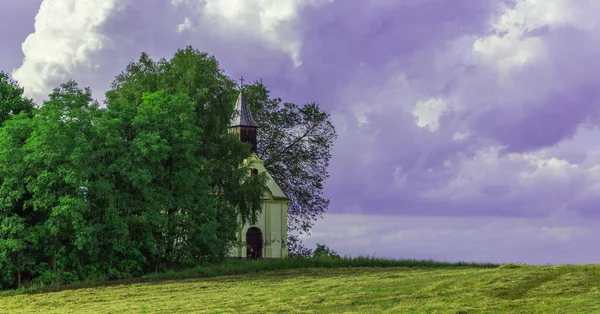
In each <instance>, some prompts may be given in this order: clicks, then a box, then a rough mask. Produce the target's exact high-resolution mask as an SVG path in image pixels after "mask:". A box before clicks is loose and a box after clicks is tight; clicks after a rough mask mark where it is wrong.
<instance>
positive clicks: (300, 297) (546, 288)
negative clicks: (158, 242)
mask: <svg viewBox="0 0 600 314" xmlns="http://www.w3.org/2000/svg"><path fill="white" fill-rule="evenodd" d="M282 263H285V262H270V261H250V262H246V261H237V262H235V263H233V264H229V265H225V266H219V267H216V268H212V269H211V270H210V271H208V274H209V275H211V276H214V277H210V278H195V279H176V280H169V279H167V280H165V279H160V280H159V279H157V278H154V279H153V280H151V281H148V282H139V283H131V284H114V283H113V285H109V286H96V287H87V288H78V289H68V290H61V291H55V292H43V293H33V294H14V293H13V295H7V294H6V293H5V295H4V296H3V297H0V312H2V313H205V312H206V313H238V312H243V313H311V312H312V313H380V312H384V313H600V265H588V266H511V265H508V267H507V266H501V267H496V266H493V265H480V266H477V265H471V266H469V265H456V264H443V263H434V262H429V263H430V264H427V262H424V263H422V264H423V265H425V266H419V265H418V264H417V263H416V262H414V261H413V264H410V263H408V264H407V265H408V266H411V267H393V266H394V265H393V264H391V263H387V264H385V263H382V264H381V265H382V266H386V267H377V265H376V264H377V263H376V262H372V265H373V266H374V267H344V262H337V263H336V262H332V263H330V264H327V262H321V263H320V264H319V265H320V266H321V267H319V268H316V267H310V268H306V267H300V268H293V267H288V268H290V269H284V270H269V269H274V268H276V267H282V266H281V265H283V264H282ZM291 263H293V262H289V263H288V264H291ZM317 264H318V263H317ZM345 264H350V262H346V263H345ZM363 264H364V263H363ZM399 264H400V263H399ZM381 265H380V266H381ZM296 266H298V265H296ZM282 268H284V267H282ZM262 270H267V271H262ZM236 272H237V273H239V272H247V273H246V274H237V275H226V274H227V273H236ZM200 273H202V272H200ZM204 273H207V271H206V270H204ZM195 275H198V273H196V274H194V273H172V274H164V275H163V276H166V277H177V276H184V277H185V276H188V277H189V276H195ZM117 283H118V282H117ZM67 288H68V287H67ZM71 288H72V287H71ZM63 289H64V287H63Z"/></svg>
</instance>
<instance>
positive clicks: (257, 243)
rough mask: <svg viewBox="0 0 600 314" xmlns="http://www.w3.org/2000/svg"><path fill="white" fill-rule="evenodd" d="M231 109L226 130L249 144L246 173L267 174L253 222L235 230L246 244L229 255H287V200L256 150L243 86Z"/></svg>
mask: <svg viewBox="0 0 600 314" xmlns="http://www.w3.org/2000/svg"><path fill="white" fill-rule="evenodd" d="M242 86H243V85H242ZM235 111H236V113H235V114H234V116H233V118H232V120H231V123H230V126H229V129H230V132H231V133H233V134H236V135H237V136H239V139H240V140H241V141H243V142H246V143H248V144H250V151H251V156H250V157H249V158H248V159H246V160H245V161H244V162H245V163H246V164H247V165H249V166H250V169H251V170H250V174H249V175H258V174H261V173H265V174H266V175H267V178H268V179H267V180H268V181H267V187H268V191H267V193H265V195H264V196H263V209H262V212H261V213H260V214H259V216H258V220H257V221H256V224H253V225H249V224H246V225H244V226H240V229H239V230H238V233H237V239H238V241H240V242H242V243H246V245H245V246H239V247H234V248H232V250H231V252H230V254H229V257H237V258H248V259H261V258H284V257H287V255H288V248H287V244H286V243H287V210H288V205H289V203H290V202H291V200H290V199H289V198H288V197H287V196H286V195H285V193H284V192H283V190H282V189H281V188H280V187H279V185H278V184H277V182H275V180H274V179H273V177H271V175H270V174H269V172H268V171H267V169H265V167H264V162H263V161H262V160H261V159H260V158H259V157H258V155H257V154H256V150H257V136H256V135H257V130H258V124H257V123H256V121H255V120H254V117H253V116H252V112H251V111H250V108H249V107H248V100H247V99H246V95H244V91H243V89H242V91H240V94H239V96H238V98H237V101H236V102H235Z"/></svg>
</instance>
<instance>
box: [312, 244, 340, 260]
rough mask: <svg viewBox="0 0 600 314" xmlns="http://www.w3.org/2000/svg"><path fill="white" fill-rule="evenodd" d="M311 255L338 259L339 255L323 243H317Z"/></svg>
mask: <svg viewBox="0 0 600 314" xmlns="http://www.w3.org/2000/svg"><path fill="white" fill-rule="evenodd" d="M313 257H315V258H319V257H329V258H334V259H340V255H339V254H338V253H337V252H336V251H334V250H332V249H331V248H329V247H328V246H327V245H325V244H319V243H317V248H316V249H315V251H314V252H313Z"/></svg>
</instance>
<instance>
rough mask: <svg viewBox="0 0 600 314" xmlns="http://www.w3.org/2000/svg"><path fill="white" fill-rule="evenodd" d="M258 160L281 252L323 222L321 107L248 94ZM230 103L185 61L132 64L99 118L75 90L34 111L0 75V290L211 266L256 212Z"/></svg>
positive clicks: (254, 187) (256, 190)
mask: <svg viewBox="0 0 600 314" xmlns="http://www.w3.org/2000/svg"><path fill="white" fill-rule="evenodd" d="M245 92H246V94H247V97H248V100H249V105H250V107H251V109H252V110H253V113H254V116H255V119H256V120H257V122H258V124H259V126H260V128H259V133H258V139H259V156H260V157H261V158H262V159H263V160H264V161H265V167H266V168H267V169H268V170H269V172H270V173H271V175H272V176H273V177H274V178H275V180H277V181H278V183H279V184H280V185H281V186H282V188H283V189H284V191H285V192H286V193H287V194H288V195H289V196H290V198H291V199H292V204H291V205H290V209H289V212H288V216H289V225H288V229H289V230H290V232H289V238H288V246H289V247H290V250H291V253H292V254H305V253H306V249H305V248H304V247H303V246H302V244H301V242H299V241H298V238H297V236H298V234H300V233H302V232H308V231H309V230H310V227H311V226H312V223H314V221H316V219H318V217H320V215H321V214H322V213H323V212H324V211H325V209H326V207H327V205H328V200H327V199H325V198H324V197H323V195H322V190H323V184H324V181H325V180H326V179H327V165H328V162H329V159H330V157H331V148H332V145H333V142H334V140H335V138H336V133H335V128H334V126H333V124H332V122H331V119H330V117H329V115H328V114H327V113H325V112H324V111H323V110H322V109H320V108H319V106H318V104H315V103H311V104H306V105H304V106H298V105H295V104H293V103H282V101H281V99H278V98H271V97H270V94H269V90H268V89H267V88H266V86H264V85H263V84H262V83H260V82H254V83H253V84H250V85H248V86H246V87H245ZM237 93H239V89H238V86H236V84H235V81H234V80H232V79H231V78H229V77H228V76H226V75H225V74H224V72H223V70H222V69H221V68H220V67H219V63H218V61H217V60H216V59H215V58H214V57H213V56H210V55H208V54H206V53H203V52H200V51H198V50H195V49H193V48H192V47H186V48H185V49H180V50H178V51H177V52H176V53H175V54H174V55H173V57H172V58H171V59H169V60H166V59H160V60H152V59H151V58H149V57H148V55H147V54H145V53H142V55H141V57H140V58H139V60H137V61H134V62H131V63H130V64H128V65H127V67H126V68H125V70H124V71H122V72H121V73H120V74H119V75H117V76H116V77H115V79H114V81H113V82H112V84H111V86H110V89H109V91H108V92H107V93H106V100H105V106H100V105H99V104H98V102H97V101H95V100H94V99H93V98H92V94H91V90H90V89H89V88H82V87H80V86H78V84H77V83H76V82H74V81H69V82H66V83H64V84H62V85H60V86H59V87H57V88H55V89H54V90H53V92H52V93H51V94H50V95H49V97H48V99H47V100H46V101H44V102H43V104H39V105H38V104H35V103H34V101H33V100H31V99H28V98H26V97H24V96H23V89H22V88H21V87H20V86H19V85H18V84H17V83H16V82H14V81H12V80H11V79H10V78H9V76H8V75H7V74H5V73H3V72H0V269H1V270H2V272H0V289H10V288H16V287H20V286H22V285H24V284H27V283H43V284H47V283H68V282H75V281H83V280H90V279H92V280H93V279H119V278H127V277H132V276H141V275H143V274H145V273H149V272H158V271H165V270H170V269H178V268H184V267H192V266H195V265H198V264H200V263H202V262H204V261H222V260H223V259H224V258H225V256H226V255H227V253H228V251H229V249H230V248H231V247H232V246H234V245H237V244H239V243H236V241H237V240H236V235H235V234H236V230H237V228H238V226H239V222H240V220H241V222H242V223H245V222H254V221H255V220H256V218H257V216H258V214H259V212H260V210H261V209H262V200H261V198H262V195H264V191H265V189H266V185H265V183H266V178H265V177H264V176H257V177H251V176H249V175H248V173H249V169H247V168H246V167H244V166H241V165H242V164H243V160H244V159H246V158H248V157H249V155H250V150H249V148H248V144H246V143H243V142H241V141H239V139H237V138H235V136H233V135H231V134H229V133H228V126H229V121H230V119H231V117H232V116H233V114H234V102H235V98H236V97H237Z"/></svg>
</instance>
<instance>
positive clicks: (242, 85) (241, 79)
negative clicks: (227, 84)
mask: <svg viewBox="0 0 600 314" xmlns="http://www.w3.org/2000/svg"><path fill="white" fill-rule="evenodd" d="M244 81H245V80H244V77H243V76H242V77H241V78H240V87H242V88H244Z"/></svg>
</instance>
